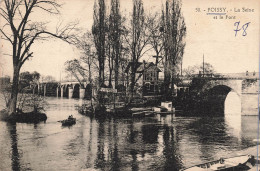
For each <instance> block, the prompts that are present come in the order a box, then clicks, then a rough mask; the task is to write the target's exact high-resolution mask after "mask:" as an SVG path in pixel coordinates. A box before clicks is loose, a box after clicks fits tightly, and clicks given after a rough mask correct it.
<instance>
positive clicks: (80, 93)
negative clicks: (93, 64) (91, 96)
mask: <svg viewBox="0 0 260 171" xmlns="http://www.w3.org/2000/svg"><path fill="white" fill-rule="evenodd" d="M85 91H86V89H85V88H80V90H79V98H80V99H84V97H85Z"/></svg>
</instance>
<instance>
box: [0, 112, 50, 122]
mask: <svg viewBox="0 0 260 171" xmlns="http://www.w3.org/2000/svg"><path fill="white" fill-rule="evenodd" d="M0 120H2V121H6V122H11V123H15V122H20V123H38V122H45V121H46V120H47V115H46V114H45V113H39V112H37V113H35V112H26V113H24V112H19V113H16V114H11V115H8V112H7V110H5V109H4V110H1V111H0Z"/></svg>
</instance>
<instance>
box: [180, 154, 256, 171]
mask: <svg viewBox="0 0 260 171" xmlns="http://www.w3.org/2000/svg"><path fill="white" fill-rule="evenodd" d="M255 163H256V161H255V159H254V156H252V155H241V156H237V157H231V158H220V159H219V160H215V161H211V162H207V163H203V164H199V165H195V166H192V167H189V168H187V169H184V170H182V171H229V170H230V171H245V170H249V169H251V168H253V167H254V165H255Z"/></svg>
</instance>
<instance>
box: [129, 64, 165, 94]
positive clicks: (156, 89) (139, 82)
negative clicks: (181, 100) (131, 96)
mask: <svg viewBox="0 0 260 171" xmlns="http://www.w3.org/2000/svg"><path fill="white" fill-rule="evenodd" d="M131 65H133V63H132V62H129V64H128V66H127V67H126V70H125V73H126V75H127V82H128V83H130V82H131V73H132V72H131ZM160 72H162V71H161V70H160V69H159V68H158V67H157V66H156V65H155V64H154V63H153V62H145V61H143V62H138V64H137V70H136V73H135V79H136V82H135V87H136V90H137V91H139V92H140V91H141V93H142V95H143V96H147V95H155V94H158V93H160V85H161V83H162V80H159V73H160ZM128 85H129V84H128Z"/></svg>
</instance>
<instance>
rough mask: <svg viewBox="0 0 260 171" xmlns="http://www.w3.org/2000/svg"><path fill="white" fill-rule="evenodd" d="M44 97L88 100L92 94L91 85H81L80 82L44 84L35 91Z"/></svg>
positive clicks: (35, 88)
mask: <svg viewBox="0 0 260 171" xmlns="http://www.w3.org/2000/svg"><path fill="white" fill-rule="evenodd" d="M33 92H34V93H37V94H40V95H43V96H53V97H55V96H56V97H67V98H81V99H83V98H87V97H90V95H91V94H92V88H91V85H90V84H88V83H87V82H83V83H82V84H80V83H79V82H78V81H63V82H42V83H39V84H38V85H37V86H36V87H34V90H33Z"/></svg>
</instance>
